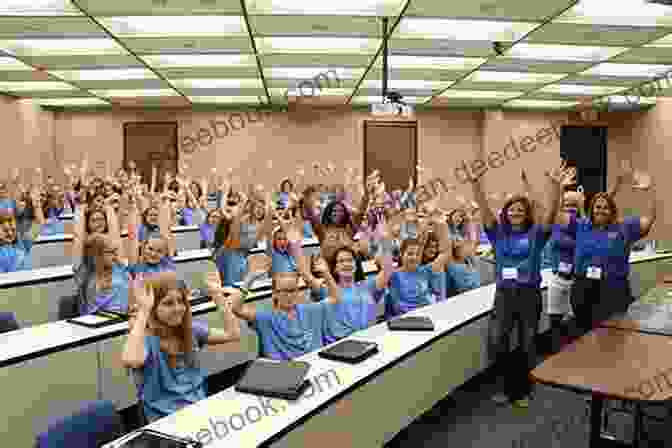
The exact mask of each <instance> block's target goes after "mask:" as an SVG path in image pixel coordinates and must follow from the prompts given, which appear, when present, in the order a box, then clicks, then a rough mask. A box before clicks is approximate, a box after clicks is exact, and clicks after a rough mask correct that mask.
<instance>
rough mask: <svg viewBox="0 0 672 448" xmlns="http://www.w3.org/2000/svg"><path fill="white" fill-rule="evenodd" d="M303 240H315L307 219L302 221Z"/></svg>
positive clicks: (311, 226)
mask: <svg viewBox="0 0 672 448" xmlns="http://www.w3.org/2000/svg"><path fill="white" fill-rule="evenodd" d="M303 238H304V239H310V238H315V233H314V232H313V225H312V224H311V223H310V221H309V220H307V219H304V220H303Z"/></svg>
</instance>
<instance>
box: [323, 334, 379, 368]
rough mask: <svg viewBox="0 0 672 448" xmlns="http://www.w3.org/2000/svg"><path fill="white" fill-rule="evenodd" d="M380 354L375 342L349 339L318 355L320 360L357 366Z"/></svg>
mask: <svg viewBox="0 0 672 448" xmlns="http://www.w3.org/2000/svg"><path fill="white" fill-rule="evenodd" d="M376 353H378V344H376V343H375V342H367V341H357V340H354V339H348V340H345V341H341V342H339V343H338V344H336V345H333V346H331V347H329V348H328V349H326V350H322V351H321V352H319V353H318V356H319V357H320V358H325V359H331V360H333V361H341V362H347V363H350V364H355V363H358V362H362V361H364V360H365V359H367V358H369V357H371V356H373V355H375V354H376Z"/></svg>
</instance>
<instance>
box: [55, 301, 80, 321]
mask: <svg viewBox="0 0 672 448" xmlns="http://www.w3.org/2000/svg"><path fill="white" fill-rule="evenodd" d="M80 314H81V313H80V311H79V297H77V296H63V297H61V298H59V299H58V320H65V319H73V318H75V317H79V316H80Z"/></svg>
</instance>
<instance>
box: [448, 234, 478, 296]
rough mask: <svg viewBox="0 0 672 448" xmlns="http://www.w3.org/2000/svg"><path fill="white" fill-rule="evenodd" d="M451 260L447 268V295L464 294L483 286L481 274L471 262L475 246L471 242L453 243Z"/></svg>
mask: <svg viewBox="0 0 672 448" xmlns="http://www.w3.org/2000/svg"><path fill="white" fill-rule="evenodd" d="M451 246H452V247H451V250H450V253H451V258H450V260H449V261H448V263H447V266H446V291H447V293H446V295H447V296H448V297H450V296H452V295H453V294H455V295H457V294H462V293H463V292H466V291H469V290H472V289H476V288H479V287H480V286H481V274H480V273H479V271H478V269H476V267H475V266H474V264H473V262H472V261H471V260H472V258H473V245H472V244H471V243H470V242H469V241H464V240H463V241H458V240H454V241H451Z"/></svg>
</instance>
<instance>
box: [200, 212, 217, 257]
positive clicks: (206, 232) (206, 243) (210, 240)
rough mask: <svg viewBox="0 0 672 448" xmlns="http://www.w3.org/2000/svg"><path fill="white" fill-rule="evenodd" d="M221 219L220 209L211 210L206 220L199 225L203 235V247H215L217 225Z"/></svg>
mask: <svg viewBox="0 0 672 448" xmlns="http://www.w3.org/2000/svg"><path fill="white" fill-rule="evenodd" d="M219 219H220V215H219V210H218V209H213V210H210V211H209V212H208V214H207V216H206V218H205V222H204V223H203V224H201V225H200V226H199V231H200V235H201V249H212V248H213V247H214V244H215V228H216V227H217V223H218V222H219Z"/></svg>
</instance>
